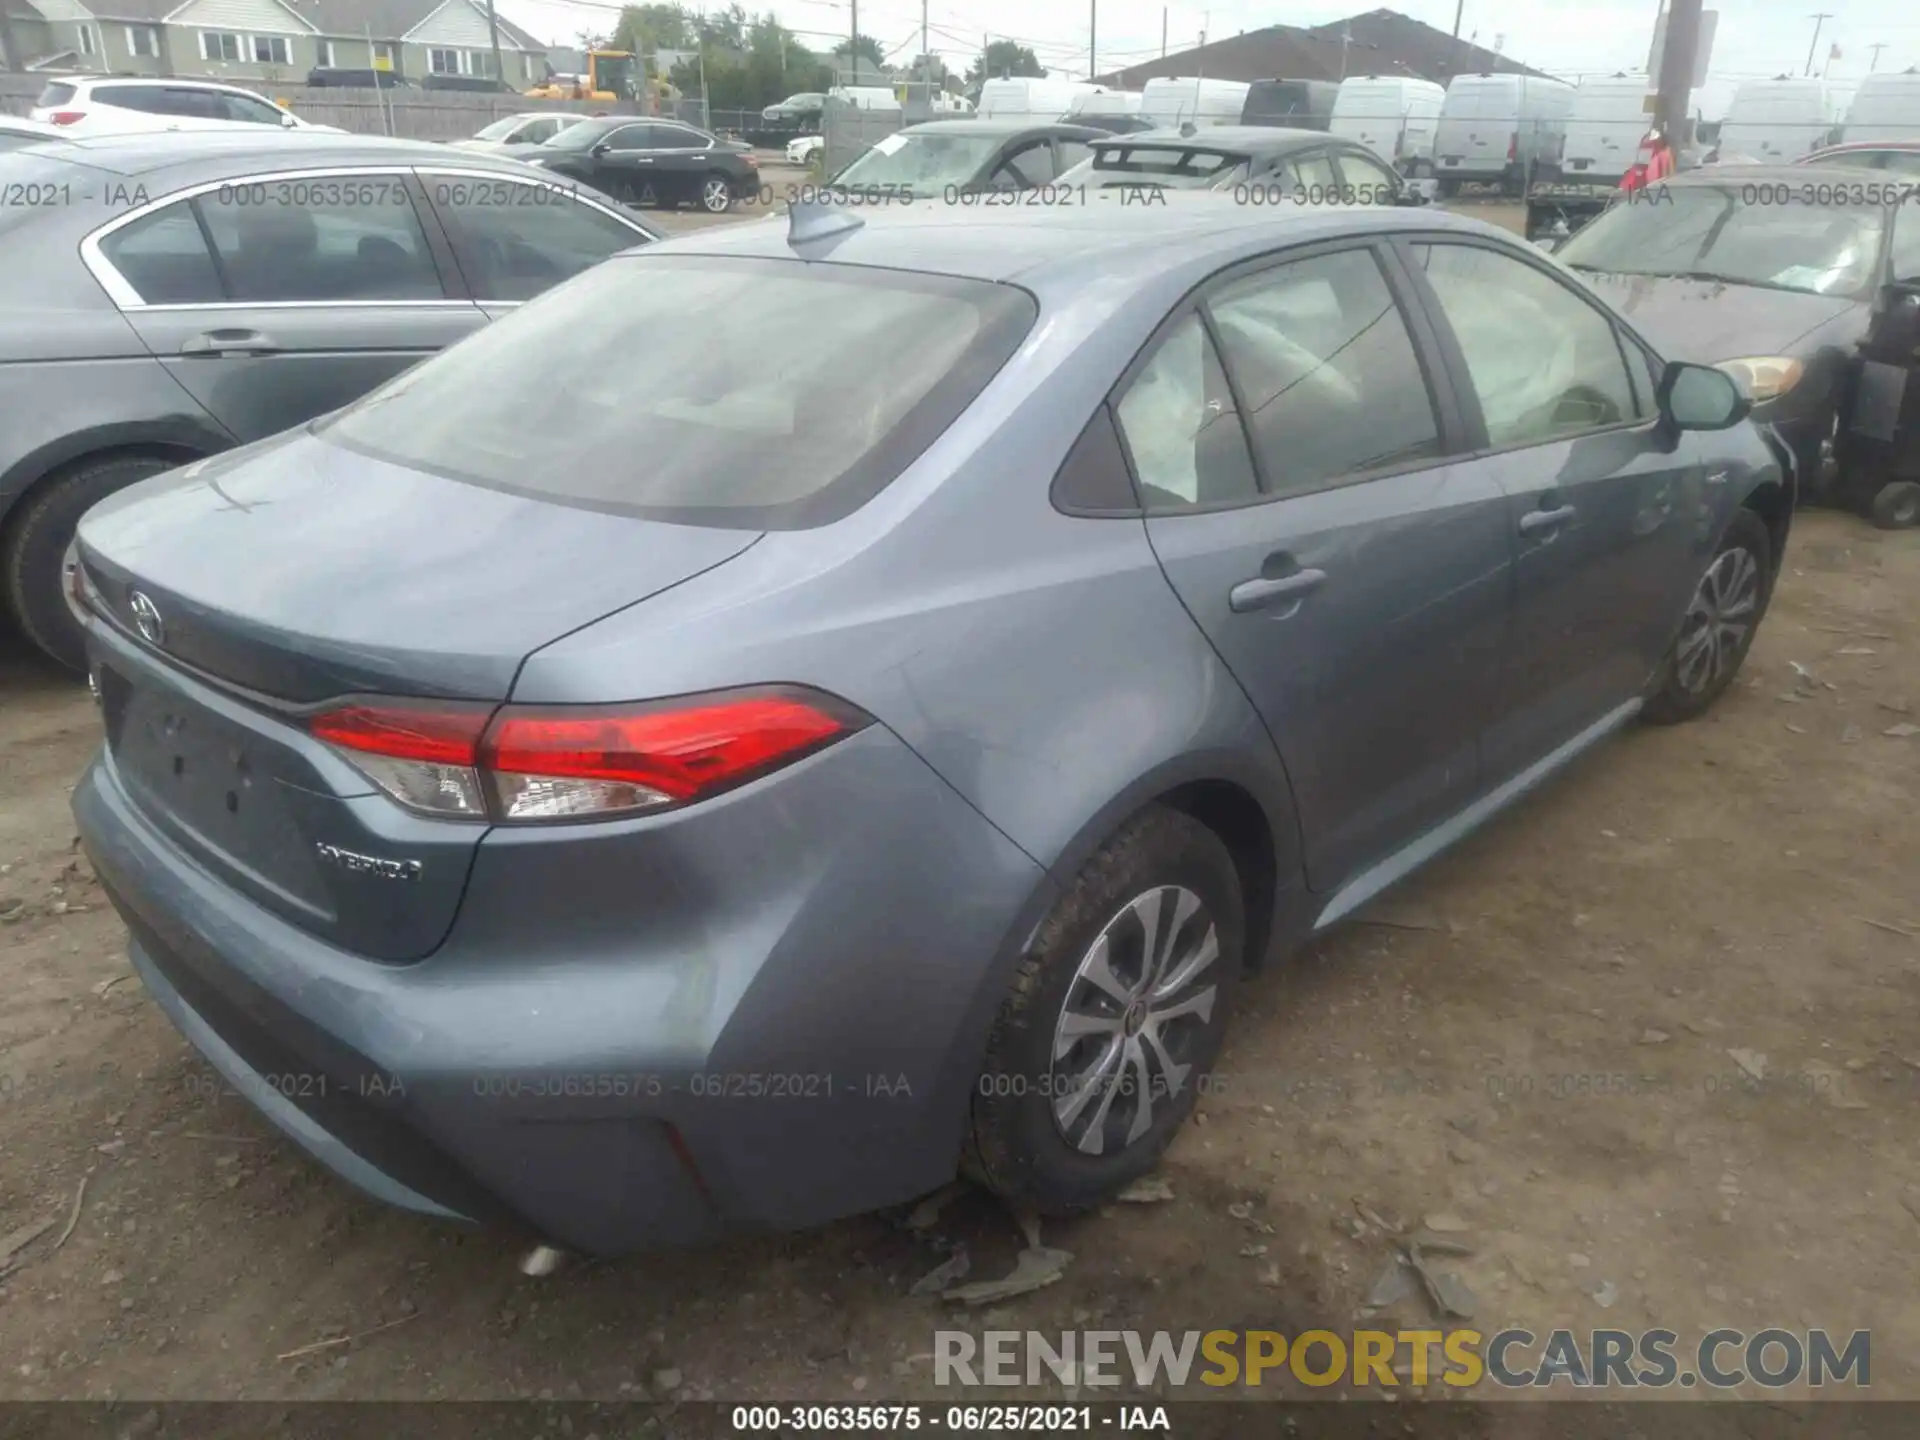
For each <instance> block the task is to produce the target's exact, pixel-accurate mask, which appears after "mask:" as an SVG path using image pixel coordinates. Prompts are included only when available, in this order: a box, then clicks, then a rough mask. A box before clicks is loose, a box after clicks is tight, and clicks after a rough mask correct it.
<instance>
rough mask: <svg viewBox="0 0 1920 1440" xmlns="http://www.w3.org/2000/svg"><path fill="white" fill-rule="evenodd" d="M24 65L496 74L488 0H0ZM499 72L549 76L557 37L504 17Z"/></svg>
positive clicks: (294, 74) (190, 72)
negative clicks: (536, 34) (549, 41)
mask: <svg viewBox="0 0 1920 1440" xmlns="http://www.w3.org/2000/svg"><path fill="white" fill-rule="evenodd" d="M0 6H5V7H6V12H7V19H8V25H7V27H6V28H7V30H8V31H9V32H10V33H11V35H12V36H13V43H14V45H15V47H16V48H18V49H19V51H20V55H19V57H18V60H19V64H20V67H21V68H23V69H29V70H40V71H48V72H59V73H68V72H71V73H74V74H100V75H179V76H194V77H199V78H205V79H215V80H254V81H268V82H273V81H278V82H280V83H282V84H288V85H293V84H299V83H300V82H301V81H303V80H305V79H306V76H307V72H308V71H310V70H313V69H315V68H327V69H336V68H337V69H345V70H390V71H392V72H394V73H395V74H397V75H401V76H404V77H406V78H407V79H410V80H414V81H418V80H420V79H422V78H424V77H425V76H428V75H462V76H473V77H489V76H492V75H493V73H494V65H493V41H492V34H491V31H490V28H489V25H488V20H487V7H486V0H0ZM499 36H500V65H501V69H502V71H503V72H504V73H503V74H502V75H501V77H500V78H502V79H504V80H505V81H506V83H507V84H508V85H510V86H512V87H513V88H514V89H516V90H525V89H526V88H528V87H529V86H531V85H537V84H539V83H540V81H541V80H543V79H544V78H545V77H546V74H547V63H546V53H547V47H546V46H545V45H544V44H542V43H541V42H540V41H538V40H536V39H534V38H533V37H532V36H531V35H529V34H528V33H527V32H526V31H524V30H522V29H521V28H520V27H519V26H517V25H515V24H513V23H512V22H511V21H509V20H507V19H506V18H505V17H499Z"/></svg>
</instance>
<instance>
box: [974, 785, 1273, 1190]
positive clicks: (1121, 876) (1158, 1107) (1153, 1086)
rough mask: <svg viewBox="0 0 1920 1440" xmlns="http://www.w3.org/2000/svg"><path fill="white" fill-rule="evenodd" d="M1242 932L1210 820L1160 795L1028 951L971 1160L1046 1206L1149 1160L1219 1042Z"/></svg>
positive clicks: (1190, 1099)
mask: <svg viewBox="0 0 1920 1440" xmlns="http://www.w3.org/2000/svg"><path fill="white" fill-rule="evenodd" d="M1245 931H1246V926H1245V916H1244V910H1243V902H1242V898H1241V893H1240V881H1239V876H1238V874H1237V872H1236V871H1235V869H1234V865H1233V859H1232V857H1231V856H1230V855H1229V854H1228V853H1227V848H1226V846H1225V845H1223V844H1222V843H1221V841H1220V838H1219V837H1218V836H1217V835H1215V834H1214V833H1213V831H1211V830H1209V829H1207V828H1206V827H1205V826H1204V825H1201V824H1200V823H1199V822H1198V821H1196V820H1193V819H1191V818H1190V817H1188V816H1186V815H1183V814H1181V813H1179V812H1178V811H1174V810H1167V809H1161V808H1159V807H1153V808H1150V809H1147V810H1144V811H1142V812H1141V813H1140V814H1139V815H1138V816H1136V817H1135V818H1134V819H1133V820H1131V821H1129V822H1128V823H1127V824H1126V826H1124V827H1123V828H1122V829H1121V830H1120V831H1119V833H1118V834H1116V835H1115V836H1114V837H1113V838H1112V839H1111V840H1109V841H1108V842H1107V843H1106V845H1105V846H1104V847H1103V848H1102V849H1101V850H1100V852H1099V853H1098V854H1096V855H1095V856H1094V857H1093V858H1092V859H1091V860H1089V861H1088V862H1087V864H1086V866H1085V868H1084V869H1082V870H1081V871H1080V873H1079V875H1078V876H1077V877H1076V878H1075V880H1074V882H1073V884H1072V885H1071V886H1070V887H1069V888H1068V890H1067V892H1066V893H1065V894H1064V895H1063V896H1062V897H1061V899H1060V901H1059V902H1058V904H1056V905H1055V907H1054V910H1053V913H1052V914H1051V915H1049V916H1048V918H1047V920H1046V923H1045V924H1044V925H1042V926H1041V928H1040V931H1039V934H1038V937H1037V939H1036V942H1035V944H1034V947H1033V949H1032V951H1031V952H1029V954H1028V955H1027V956H1026V958H1025V959H1024V960H1023V961H1022V962H1021V965H1020V969H1019V972H1018V974H1017V975H1016V976H1015V978H1014V983H1013V990H1012V993H1011V994H1009V995H1008V997H1007V1000H1006V1002H1005V1004H1004V1006H1003V1007H1002V1009H1001V1012H1000V1015H999V1018H998V1020H997V1021H996V1022H995V1024H994V1028H993V1034H992V1037H991V1039H990V1040H989V1042H988V1046H987V1055H986V1063H985V1065H984V1067H983V1069H982V1071H981V1074H980V1078H979V1081H978V1083H977V1085H976V1087H975V1092H974V1096H973V1107H972V1111H973V1113H972V1125H971V1132H970V1135H969V1141H968V1150H967V1155H966V1157H965V1163H966V1168H967V1170H968V1171H969V1172H970V1173H971V1174H972V1175H973V1176H974V1177H975V1178H976V1179H978V1180H979V1181H980V1182H981V1183H982V1184H984V1185H985V1186H986V1187H987V1188H988V1189H990V1190H993V1191H995V1192H996V1193H998V1194H999V1195H1001V1196H1003V1197H1004V1198H1006V1199H1007V1200H1008V1201H1009V1202H1010V1203H1012V1204H1014V1205H1016V1206H1032V1207H1033V1208H1034V1209H1036V1210H1039V1211H1041V1212H1043V1213H1049V1214H1070V1213H1073V1212H1075V1211H1079V1210H1085V1209H1088V1208H1090V1207H1092V1206H1095V1205H1097V1204H1099V1203H1100V1202H1101V1201H1102V1200H1105V1199H1107V1198H1109V1197H1110V1196H1112V1195H1113V1194H1114V1193H1115V1192H1116V1191H1118V1190H1120V1189H1122V1188H1124V1187H1125V1186H1126V1185H1127V1184H1128V1183H1130V1182H1131V1181H1133V1180H1136V1179H1138V1178H1139V1177H1140V1176H1142V1175H1144V1174H1146V1173H1147V1172H1148V1171H1150V1170H1152V1169H1153V1167H1154V1166H1155V1165H1157V1164H1158V1163H1159V1161H1160V1156H1161V1154H1162V1153H1163V1152H1164V1151H1165V1150H1166V1148H1167V1145H1168V1144H1169V1143H1170V1142H1171V1141H1172V1139H1173V1136H1174V1132H1175V1131H1177V1130H1178V1129H1179V1128H1180V1126H1181V1124H1182V1123H1183V1122H1184V1121H1185V1120H1186V1118H1187V1116H1188V1115H1189V1114H1191V1113H1192V1111H1193V1107H1194V1102H1195V1099H1196V1097H1197V1095H1198V1093H1199V1090H1200V1087H1201V1086H1202V1085H1204V1084H1205V1083H1206V1081H1207V1078H1208V1076H1209V1075H1210V1074H1211V1073H1212V1069H1213V1062H1214V1059H1215V1058H1216V1057H1217V1056H1218V1054H1219V1053H1220V1044H1221V1041H1222V1039H1223V1038H1224V1036H1225V1034H1226V1025H1227V1013H1228V1011H1229V1009H1230V1008H1231V1002H1232V997H1233V990H1234V986H1235V985H1236V983H1237V982H1238V980H1239V978H1240V972H1241V958H1242V949H1243V945H1244V937H1245Z"/></svg>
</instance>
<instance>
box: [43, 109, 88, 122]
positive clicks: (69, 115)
mask: <svg viewBox="0 0 1920 1440" xmlns="http://www.w3.org/2000/svg"><path fill="white" fill-rule="evenodd" d="M86 118H87V112H86V111H84V110H56V111H54V112H53V113H52V114H51V115H49V116H47V119H48V121H50V122H51V123H52V124H55V125H73V124H76V123H77V122H79V121H81V120H84V119H86Z"/></svg>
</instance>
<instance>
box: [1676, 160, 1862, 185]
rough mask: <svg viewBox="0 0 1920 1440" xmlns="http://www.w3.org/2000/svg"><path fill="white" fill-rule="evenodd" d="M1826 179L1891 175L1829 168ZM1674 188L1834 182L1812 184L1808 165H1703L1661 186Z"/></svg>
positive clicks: (1823, 170)
mask: <svg viewBox="0 0 1920 1440" xmlns="http://www.w3.org/2000/svg"><path fill="white" fill-rule="evenodd" d="M1821 173H1822V174H1823V175H1835V174H1841V175H1852V176H1856V177H1858V178H1860V179H1863V180H1864V179H1874V180H1880V181H1883V182H1884V181H1885V180H1886V178H1887V172H1886V171H1885V170H1876V169H1874V168H1873V167H1871V166H1868V165H1827V166H1822V167H1821ZM1659 183H1660V184H1662V185H1672V186H1710V185H1759V184H1781V185H1788V184H1791V185H1812V184H1816V183H1818V184H1831V183H1832V182H1831V181H1830V180H1822V181H1818V182H1816V181H1812V180H1809V179H1808V178H1807V171H1806V167H1805V166H1804V165H1800V164H1792V165H1771V164H1769V165H1742V164H1728V165H1702V166H1701V167H1700V168H1699V169H1698V170H1682V171H1680V172H1679V173H1678V174H1676V175H1669V176H1667V177H1666V178H1665V179H1664V180H1661V181H1660V182H1659Z"/></svg>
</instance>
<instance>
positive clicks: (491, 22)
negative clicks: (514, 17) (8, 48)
mask: <svg viewBox="0 0 1920 1440" xmlns="http://www.w3.org/2000/svg"><path fill="white" fill-rule="evenodd" d="M6 3H7V0H0V6H4V5H5V4H6ZM487 37H488V39H490V40H491V41H492V42H493V78H494V79H496V80H498V81H500V82H501V83H503V84H504V83H505V82H506V78H507V72H506V71H505V70H504V69H502V68H501V66H500V17H499V16H498V15H496V14H494V13H493V0H487Z"/></svg>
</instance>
